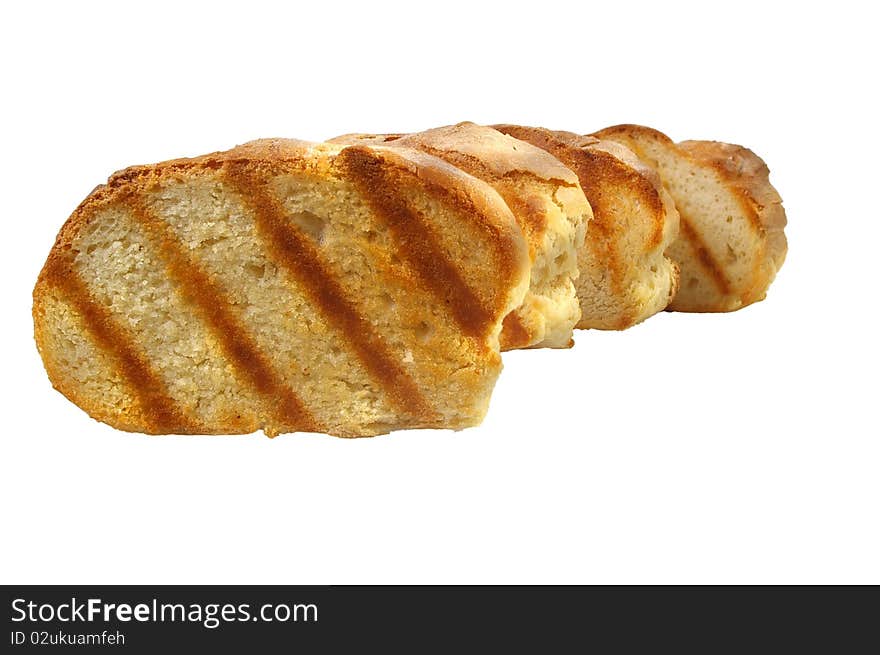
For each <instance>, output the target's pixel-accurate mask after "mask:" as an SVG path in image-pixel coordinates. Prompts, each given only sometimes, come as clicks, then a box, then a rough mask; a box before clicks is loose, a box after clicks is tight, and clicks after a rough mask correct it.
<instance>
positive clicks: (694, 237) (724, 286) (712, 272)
mask: <svg viewBox="0 0 880 655" xmlns="http://www.w3.org/2000/svg"><path fill="white" fill-rule="evenodd" d="M679 226H680V227H679V230H680V232H681V236H682V237H684V238H685V239H686V240H687V242H688V243H689V244H690V246H691V248H692V249H693V251H694V253H696V255H697V261H699V262H700V266H702V267H703V270H705V271H706V273H708V275H709V277H710V278H711V279H712V281H713V282H714V283H715V286H716V287H718V290H719V291H720V292H721V293H723V294H724V295H728V294H729V293H730V282H729V281H728V280H727V276H726V275H725V274H724V269H723V268H722V267H721V265H720V264H718V262H717V261H716V260H715V257H713V256H712V253H711V252H709V248H708V247H707V246H706V244H705V242H704V241H703V239H702V237H700V235H699V233H698V232H697V231H696V230H695V229H694V226H693V225H692V224H691V222H690V220H688V219H687V218H685V217H684V215H683V214H682V213H681V210H679Z"/></svg>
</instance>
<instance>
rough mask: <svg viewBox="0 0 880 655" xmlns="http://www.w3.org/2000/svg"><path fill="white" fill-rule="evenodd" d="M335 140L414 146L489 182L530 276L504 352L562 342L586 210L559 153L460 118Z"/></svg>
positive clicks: (574, 302)
mask: <svg viewBox="0 0 880 655" xmlns="http://www.w3.org/2000/svg"><path fill="white" fill-rule="evenodd" d="M331 142H336V143H383V144H386V145H390V146H403V147H408V148H416V149H418V150H421V151H423V152H427V153H429V154H431V155H434V156H436V157H439V158H441V159H444V160H445V161H447V162H449V163H450V164H453V165H454V166H457V167H458V168H460V169H461V170H463V171H465V172H467V173H470V174H471V175H473V176H474V177H478V178H480V179H481V180H484V181H485V182H487V183H489V184H491V185H492V186H493V187H494V188H495V190H496V191H498V193H499V194H501V197H502V198H504V200H505V201H506V202H507V205H508V206H509V207H510V209H511V210H512V211H513V215H514V216H515V217H516V219H517V221H518V222H519V224H520V227H522V229H523V232H524V234H525V236H526V241H527V242H528V244H529V254H530V257H531V260H532V274H531V281H530V283H529V291H528V293H527V294H526V297H525V299H524V300H523V303H522V305H520V306H519V307H517V308H516V310H514V311H513V312H511V313H510V314H508V316H507V317H506V318H505V319H504V328H503V329H502V331H501V348H502V350H512V349H515V348H530V347H544V348H567V347H569V346H570V345H571V344H572V343H573V342H572V330H573V328H574V326H575V324H576V323H577V322H578V320H579V318H580V314H581V310H580V305H579V304H578V299H577V292H576V290H575V286H574V280H575V279H576V278H577V276H578V265H577V250H578V249H579V248H580V247H581V246H582V244H583V242H584V229H585V227H586V224H587V222H588V221H589V220H590V218H591V217H592V211H591V210H590V205H589V203H588V202H587V199H586V198H585V197H584V193H583V191H582V190H581V188H580V185H579V184H578V179H577V176H576V175H575V174H574V173H573V172H572V171H571V170H569V169H568V168H566V167H565V166H564V165H563V164H562V163H561V162H560V161H559V160H558V159H556V158H555V157H553V156H552V155H550V154H549V153H547V152H546V151H544V150H542V149H540V148H536V147H535V146H532V145H530V144H528V143H525V142H523V141H519V140H517V139H514V138H512V137H509V136H507V135H504V134H501V133H500V132H498V131H497V130H494V129H492V128H491V127H484V126H481V125H475V124H474V123H467V122H465V123H459V124H457V125H450V126H447V127H440V128H436V129H432V130H426V131H424V132H417V133H414V134H406V135H404V134H347V135H344V136H341V137H336V138H334V139H331Z"/></svg>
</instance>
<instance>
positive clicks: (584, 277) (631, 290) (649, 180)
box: [494, 125, 678, 330]
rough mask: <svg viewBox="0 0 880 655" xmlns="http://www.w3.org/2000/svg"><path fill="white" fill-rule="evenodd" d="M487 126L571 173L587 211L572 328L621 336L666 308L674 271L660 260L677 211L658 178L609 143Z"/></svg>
mask: <svg viewBox="0 0 880 655" xmlns="http://www.w3.org/2000/svg"><path fill="white" fill-rule="evenodd" d="M494 127H495V128H496V129H497V130H499V131H501V132H504V133H505V134H509V135H510V136H513V137H515V138H517V139H521V140H523V141H527V142H529V143H531V144H533V145H535V146H537V147H539V148H543V149H544V150H547V151H548V152H550V153H551V154H553V155H554V156H555V157H557V158H558V159H559V160H561V161H562V162H563V163H564V164H565V165H566V166H568V167H569V168H571V169H572V170H573V171H574V172H575V173H576V174H577V177H578V179H579V180H580V184H581V188H582V189H583V190H584V193H586V195H587V200H588V201H589V202H590V205H591V206H592V208H593V220H592V221H590V223H589V224H588V225H587V236H586V241H585V243H584V247H583V248H581V249H580V251H579V253H578V264H579V266H580V277H578V279H577V282H576V286H577V294H578V298H579V300H580V304H581V319H580V321H579V322H578V324H577V327H579V328H598V329H604V330H622V329H624V328H628V327H630V326H632V325H634V324H636V323H639V322H640V321H643V320H644V319H646V318H648V317H649V316H653V315H654V314H656V313H657V312H659V311H662V310H663V309H665V308H666V306H667V305H668V304H669V302H670V300H671V299H672V297H673V296H674V295H675V291H676V288H677V284H678V269H677V267H676V265H675V264H674V263H673V262H672V261H671V260H670V259H669V258H668V257H666V256H664V252H665V250H666V248H667V247H668V246H669V245H670V244H671V243H672V242H673V240H674V239H675V237H676V235H677V233H678V212H676V210H675V206H674V204H673V203H672V200H671V199H670V197H669V195H668V194H667V193H666V192H665V191H664V189H663V186H662V185H661V184H660V180H659V178H658V177H657V174H656V173H655V172H654V171H653V170H651V169H650V168H648V167H647V166H645V165H643V164H642V163H641V162H640V161H639V160H638V158H637V157H636V156H635V155H634V154H632V153H631V152H629V151H628V150H627V149H626V148H623V147H621V146H619V145H617V144H615V143H611V142H608V141H600V140H598V139H594V138H592V137H584V136H580V135H577V134H574V133H572V132H561V131H554V130H547V129H544V128H539V127H525V126H521V125H495V126H494Z"/></svg>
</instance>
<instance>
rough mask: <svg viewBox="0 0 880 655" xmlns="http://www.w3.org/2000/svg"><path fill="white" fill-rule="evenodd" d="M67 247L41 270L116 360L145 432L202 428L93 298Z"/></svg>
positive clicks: (91, 333) (190, 430)
mask: <svg viewBox="0 0 880 655" xmlns="http://www.w3.org/2000/svg"><path fill="white" fill-rule="evenodd" d="M69 253H70V251H65V254H64V255H57V256H55V257H52V258H51V259H50V260H49V262H47V264H46V269H45V272H44V275H45V278H44V279H45V280H46V283H47V284H49V285H50V286H52V287H54V288H56V289H58V290H60V291H61V293H62V294H63V296H64V300H65V301H66V302H68V303H70V304H71V305H72V306H73V308H74V309H75V310H76V311H77V313H78V314H79V315H80V317H81V318H82V321H83V323H84V324H85V326H86V330H88V332H89V334H90V335H91V337H92V340H93V342H94V343H95V345H96V346H97V347H98V348H100V349H101V350H102V351H104V353H106V354H107V355H109V356H110V359H111V360H112V361H113V362H115V364H116V371H117V372H118V373H119V375H120V376H122V377H123V378H124V379H125V380H126V382H128V384H129V386H130V387H131V388H132V390H133V391H134V394H135V396H136V397H137V399H138V402H139V403H140V406H141V410H142V411H143V413H144V416H145V418H146V419H147V422H148V423H149V425H148V426H147V430H146V431H148V432H152V433H153V434H161V433H166V434H167V433H173V432H181V433H185V434H186V433H189V434H192V433H197V432H200V431H201V428H200V426H199V425H197V424H196V423H195V422H194V421H193V420H192V419H191V418H190V417H188V416H186V414H184V413H183V412H182V411H181V410H180V408H178V407H177V405H176V403H175V402H174V400H173V399H172V397H171V394H170V393H169V392H168V388H167V387H166V386H165V383H164V382H163V381H162V379H161V378H160V377H159V376H158V375H157V374H156V373H155V372H154V371H153V369H152V367H151V366H150V365H149V363H148V361H147V359H146V357H145V356H144V355H143V354H142V353H141V351H140V348H138V346H137V342H136V340H135V339H134V338H133V336H132V335H130V334H129V333H128V330H126V329H125V328H124V327H123V326H122V325H120V324H119V323H118V322H117V321H116V320H114V319H113V317H112V315H111V314H110V311H109V310H108V309H107V308H106V307H103V306H102V305H101V304H100V303H98V302H96V301H95V300H94V298H93V297H92V295H91V293H90V292H89V290H88V287H87V286H86V283H85V281H84V280H83V279H82V277H81V276H80V275H79V274H78V273H77V272H76V271H75V270H73V261H72V257H71V255H70V254H69Z"/></svg>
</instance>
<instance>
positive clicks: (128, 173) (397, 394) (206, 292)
mask: <svg viewBox="0 0 880 655" xmlns="http://www.w3.org/2000/svg"><path fill="white" fill-rule="evenodd" d="M307 169H311V170H312V171H313V172H315V171H321V172H323V173H325V174H326V173H328V172H330V173H333V174H335V175H342V176H348V177H350V178H351V179H352V180H353V181H354V182H356V183H361V182H364V181H365V179H367V181H368V183H367V184H365V185H364V184H362V185H361V186H362V188H363V189H364V190H365V195H368V196H369V198H368V200H371V201H374V202H375V203H376V204H377V205H383V203H385V205H387V203H388V202H394V199H391V198H390V194H388V193H386V192H385V191H383V190H381V189H377V187H376V186H371V185H370V183H369V182H377V181H378V182H382V183H383V184H387V185H388V186H389V187H394V188H396V186H397V185H398V184H399V183H401V181H404V182H406V183H409V184H418V185H420V187H421V188H423V189H425V190H426V191H427V192H429V193H433V194H435V195H437V196H442V199H443V202H444V203H445V206H451V207H454V208H456V209H457V210H458V211H460V213H461V214H462V215H463V216H467V217H472V220H473V221H474V224H475V229H478V230H480V231H481V232H482V233H483V235H484V236H485V238H486V239H485V241H486V243H485V246H486V247H488V248H491V249H494V251H495V252H494V254H495V261H497V262H498V266H497V273H498V277H497V279H495V280H493V281H492V284H488V283H487V284H486V287H487V288H489V287H491V288H492V289H493V292H492V293H491V294H490V296H489V299H490V300H491V304H490V305H486V304H485V302H482V301H480V299H477V298H476V297H475V296H474V295H473V294H472V293H471V292H470V290H469V289H467V287H466V285H464V283H461V284H456V281H455V277H456V275H457V271H456V270H455V269H454V267H453V265H452V264H450V263H448V262H447V264H448V265H447V266H446V267H444V266H443V260H444V256H443V255H442V252H441V251H440V249H439V248H437V249H432V250H430V251H428V252H425V253H422V255H423V256H424V257H423V259H424V260H425V261H427V259H428V258H429V257H430V259H431V267H432V268H431V269H430V270H429V271H425V277H426V278H427V277H431V279H433V280H435V281H437V284H436V291H437V295H438V298H442V300H443V301H444V302H446V303H447V304H448V305H450V306H451V311H452V313H453V314H454V315H455V317H456V319H457V320H458V321H459V323H460V324H461V326H462V328H463V329H464V330H465V332H466V334H468V335H470V337H471V338H472V339H473V340H474V343H475V344H477V345H479V347H480V348H482V353H483V354H481V355H479V357H480V362H479V363H478V366H477V367H476V368H475V370H476V371H478V370H487V371H488V370H492V369H495V370H496V371H497V367H498V365H499V362H498V356H497V350H496V351H495V352H492V348H491V346H490V345H489V344H490V343H491V339H492V338H494V337H493V335H492V332H493V330H495V334H497V330H498V329H500V325H499V323H500V320H501V318H502V317H503V316H504V314H506V313H507V311H508V310H509V309H510V306H511V302H512V301H513V296H511V294H512V293H514V292H513V291H512V290H513V289H515V288H517V287H519V288H521V289H524V284H525V279H526V278H525V274H526V272H527V262H528V259H527V252H526V247H525V243H524V240H523V238H522V235H521V234H520V233H519V230H518V228H517V227H516V224H515V222H514V220H513V217H512V216H511V215H510V214H509V212H508V211H507V209H506V207H505V206H504V204H503V202H502V201H501V200H500V198H498V197H497V195H495V196H491V195H489V194H488V193H487V190H488V192H491V189H488V187H485V188H484V187H481V186H480V185H478V184H477V183H476V181H475V180H473V181H472V180H469V179H467V176H464V175H463V174H461V173H459V172H458V171H457V170H456V169H454V168H452V167H450V166H448V165H446V164H444V163H443V162H440V161H438V160H435V159H434V158H430V157H427V156H426V155H422V154H421V153H400V152H392V151H390V150H388V149H372V148H349V149H345V150H341V149H340V148H338V147H330V146H322V145H316V144H308V143H306V142H298V141H288V140H264V141H259V142H254V143H250V144H245V145H244V146H239V147H237V148H235V149H233V150H230V151H227V152H221V153H212V154H209V155H204V156H201V157H196V158H189V159H178V160H172V161H169V162H164V163H160V164H156V165H153V166H137V167H132V168H128V169H125V170H124V171H120V172H118V173H116V174H114V175H113V176H111V178H110V179H109V180H108V182H107V184H106V185H102V186H100V187H98V188H96V189H95V190H94V191H93V192H92V194H90V196H89V197H88V198H86V200H84V201H83V203H81V204H80V206H79V207H78V208H77V209H76V210H75V211H74V213H73V214H72V216H71V217H70V218H69V219H68V221H67V222H66V223H65V225H64V226H63V227H62V229H61V231H60V232H59V235H58V237H57V239H56V242H55V245H54V246H53V248H52V250H51V252H50V254H49V257H48V259H47V263H46V265H45V266H44V268H43V270H42V271H41V273H40V276H39V278H38V282H37V285H36V287H35V289H34V320H35V338H36V341H37V345H38V348H39V349H40V351H41V353H42V354H43V358H44V361H45V362H46V365H47V371H48V372H49V374H50V378H51V379H52V380H53V384H55V385H56V387H58V388H59V389H60V390H61V391H62V392H63V393H65V395H67V396H68V397H70V398H71V399H72V400H74V401H75V402H77V404H79V405H80V406H81V407H83V408H84V409H86V410H87V411H89V412H90V413H92V414H93V415H94V416H95V417H96V418H98V419H100V420H104V421H106V422H109V423H111V424H112V425H114V426H116V427H120V428H122V429H128V430H136V431H142V432H150V433H169V432H183V433H195V432H201V433H204V432H210V431H215V430H216V428H215V429H214V430H210V429H206V428H205V426H204V425H200V424H198V423H196V422H194V421H193V420H192V419H191V417H189V416H187V415H186V414H185V412H182V411H181V410H180V409H179V407H177V406H176V405H175V403H174V401H173V400H172V397H171V395H170V394H169V393H168V390H167V389H166V388H165V387H164V385H163V384H162V383H161V380H160V378H159V376H158V375H157V374H156V373H155V372H154V371H152V369H151V367H150V364H149V361H148V357H147V356H145V355H144V354H143V353H142V352H141V351H140V350H139V347H138V344H137V340H136V338H135V337H134V336H133V335H131V334H128V333H127V331H126V330H125V329H123V328H122V327H121V326H120V325H118V324H117V323H116V322H114V321H113V320H112V318H111V317H110V316H109V314H108V313H107V312H106V310H103V309H102V308H101V307H100V305H99V304H98V303H96V302H94V301H93V300H91V299H90V298H89V297H88V293H87V292H86V291H83V289H84V288H85V287H84V285H78V284H77V280H78V277H77V276H76V275H75V274H73V271H72V268H71V265H70V253H71V249H72V247H73V244H74V241H75V239H76V237H77V235H78V234H79V233H80V232H81V231H82V229H83V228H84V226H85V225H87V224H88V223H89V221H91V220H93V219H94V218H95V217H96V215H97V214H98V212H100V211H101V210H103V209H106V208H110V207H114V208H115V207H125V208H127V211H129V212H130V213H131V215H132V216H134V217H135V218H136V219H137V221H138V222H139V224H140V225H141V226H142V227H144V228H145V229H146V230H147V231H148V232H149V233H150V234H151V235H152V237H151V238H153V239H155V240H156V242H157V243H159V244H160V246H161V247H160V249H159V251H160V252H161V253H162V258H163V261H164V262H165V264H166V266H167V268H168V271H167V272H168V274H169V275H170V276H171V277H172V279H173V280H175V282H176V284H177V287H178V289H180V290H181V295H182V297H184V299H186V300H187V301H188V302H189V303H190V304H191V306H193V307H194V308H195V310H196V311H197V313H198V314H199V315H200V316H201V317H202V319H203V320H204V321H205V324H206V325H207V326H208V327H210V328H211V329H212V330H213V331H214V334H215V336H216V338H217V340H218V343H219V344H220V346H221V348H222V349H223V352H224V353H225V355H226V357H227V358H228V361H229V363H230V365H231V366H233V367H234V369H235V371H236V375H240V376H241V378H242V379H243V380H245V381H247V383H248V385H249V386H250V387H252V388H253V389H255V390H256V391H257V392H259V393H260V394H262V396H263V397H264V399H265V401H266V411H268V412H269V414H270V415H274V418H272V419H271V420H270V425H271V426H274V427H270V428H269V429H267V434H273V433H277V432H278V431H306V430H308V431H312V430H322V429H324V428H325V426H323V425H320V424H318V423H316V421H315V420H314V417H313V416H312V415H311V413H310V411H309V408H308V407H307V406H306V405H305V403H304V402H302V400H301V399H300V398H299V397H298V396H297V394H296V393H295V391H294V390H293V389H291V388H289V387H288V386H286V384H285V383H284V382H282V381H281V380H280V379H279V378H278V377H277V375H275V373H274V372H273V371H272V368H271V366H270V365H269V364H268V362H267V361H266V359H265V356H264V354H263V353H261V352H260V351H259V349H258V348H257V346H256V345H255V343H254V342H253V341H252V340H251V339H250V338H249V336H248V333H247V331H246V330H245V329H244V328H243V327H242V326H241V325H239V324H238V323H237V321H236V318H235V317H234V316H233V314H232V313H230V312H229V311H228V309H227V308H228V307H229V306H230V303H229V302H228V299H227V298H225V296H224V294H223V292H222V290H221V289H220V288H219V287H218V286H217V285H215V284H214V283H213V281H212V279H211V278H210V276H208V275H207V274H206V273H205V272H203V271H201V270H199V269H198V267H197V266H196V265H195V263H194V262H192V261H190V260H189V257H188V256H187V254H186V253H185V252H184V251H183V250H182V249H181V246H180V244H179V243H177V242H176V241H175V240H174V237H172V236H171V235H170V233H168V232H167V230H164V228H163V226H161V225H159V223H160V221H159V220H158V219H156V218H154V217H153V216H151V214H150V211H149V209H147V208H146V206H145V204H144V203H143V202H141V198H142V197H143V194H145V193H147V192H148V191H149V190H150V189H154V188H156V187H157V185H159V184H160V183H161V181H163V180H166V179H170V178H181V179H186V178H187V177H188V176H198V175H200V174H201V173H203V172H210V174H211V175H214V176H217V175H219V176H220V178H221V179H224V180H225V181H226V183H227V184H228V185H230V186H231V187H233V188H235V189H236V190H237V191H238V193H239V195H240V196H241V198H242V200H243V201H246V202H247V203H249V206H250V208H251V210H252V213H253V214H254V215H255V219H256V221H257V226H258V228H259V230H260V231H261V232H262V234H263V236H264V241H265V243H266V245H267V247H268V248H269V249H270V250H271V251H272V252H273V253H274V257H275V260H276V261H278V262H279V263H280V264H282V265H285V266H287V267H288V268H290V269H292V271H293V273H294V274H295V276H296V277H297V279H298V281H299V282H300V283H301V284H302V286H303V288H304V289H305V290H306V292H307V293H308V294H309V295H310V296H311V298H312V299H313V302H314V305H315V306H316V307H317V308H318V309H319V310H320V311H321V312H322V313H323V315H324V316H325V318H326V319H327V320H329V322H330V323H331V324H332V325H334V326H336V328H337V329H338V330H339V332H340V333H342V334H345V335H346V338H347V339H348V340H349V342H350V344H351V346H352V348H353V350H354V351H355V353H356V354H357V356H358V357H359V358H360V359H361V361H362V363H363V365H364V367H365V370H366V371H368V372H369V373H370V375H371V376H372V377H373V379H374V380H375V381H376V382H377V383H378V384H379V385H380V387H381V388H383V389H384V390H385V392H386V394H387V398H388V399H389V401H391V403H392V405H394V406H396V407H397V408H399V410H400V412H401V417H402V418H401V421H402V422H403V426H402V427H418V426H433V427H447V424H446V419H445V418H444V417H443V416H441V415H440V414H438V412H437V411H436V410H435V409H434V408H433V407H432V405H431V403H430V402H429V401H428V400H427V397H426V396H425V392H426V391H427V390H422V389H419V388H418V387H417V385H416V384H415V382H414V381H413V380H412V378H410V377H409V375H408V374H407V373H406V372H405V371H404V370H403V368H402V367H401V364H400V361H399V355H397V356H394V355H392V354H391V353H390V351H388V349H387V347H386V346H385V344H384V342H383V340H382V337H381V336H379V335H377V334H376V333H375V331H374V330H372V328H371V326H370V323H369V321H368V320H367V319H366V318H364V317H363V316H362V315H360V314H359V313H358V311H357V310H356V309H355V308H354V307H353V305H351V304H350V303H349V302H348V301H347V300H346V299H345V296H344V293H343V292H342V290H341V287H340V286H339V285H338V283H336V282H335V281H334V280H335V278H334V275H333V274H332V272H331V271H330V270H329V269H328V268H327V267H326V266H325V265H323V264H322V263H321V261H320V256H319V255H317V254H316V252H314V249H313V248H311V247H310V246H309V244H308V243H306V242H305V241H304V240H303V239H301V238H299V237H297V235H296V234H295V232H294V231H293V230H291V229H289V228H288V229H285V227H284V225H285V221H284V220H282V218H283V215H282V211H283V210H281V209H280V205H279V203H278V200H277V199H275V198H273V197H272V195H271V193H270V192H269V190H268V188H267V184H266V180H267V179H268V178H269V177H271V176H273V175H276V174H279V173H282V172H284V173H286V172H291V171H303V170H307ZM376 175H379V176H380V177H382V178H383V179H382V180H377V179H376V177H375V176H376ZM377 196H382V200H379V201H376V198H377ZM398 205H399V206H398V207H397V208H398V209H399V210H400V211H402V212H406V213H407V214H406V216H405V219H406V220H405V223H406V225H404V226H401V225H397V226H396V227H395V226H390V225H389V228H390V229H391V231H392V232H393V233H394V234H395V235H396V237H397V239H399V240H402V241H404V242H405V243H401V244H400V245H401V248H400V251H401V252H404V251H408V252H410V253H412V252H413V250H418V249H419V248H420V247H422V246H423V245H424V244H426V243H428V244H429V243H430V239H429V238H427V227H425V226H424V225H422V226H421V228H422V229H418V228H419V226H418V221H419V220H420V217H418V216H417V215H416V214H417V212H415V211H414V210H411V209H410V208H407V207H406V206H405V203H398ZM384 209H385V210H387V206H384ZM386 218H387V216H386ZM398 218H399V217H398ZM429 247H430V246H429ZM440 269H443V270H440ZM429 274H430V275H429ZM459 282H460V280H459ZM422 284H424V280H423V281H422ZM441 284H442V285H443V288H442V289H440V285H441ZM49 293H60V294H61V295H62V296H63V299H64V301H65V302H66V303H67V304H69V305H71V306H72V307H73V309H74V310H75V311H76V312H77V313H78V314H79V315H80V316H81V317H82V318H83V319H84V320H85V322H86V325H87V326H88V328H87V329H88V331H89V333H90V338H91V340H92V341H93V342H94V343H95V345H96V346H97V347H98V348H100V349H101V350H103V351H105V352H107V353H108V354H109V355H110V356H111V358H112V360H113V361H114V362H115V363H116V368H117V369H118V372H119V373H120V374H121V375H122V376H123V378H124V379H125V381H126V383H127V385H129V386H130V387H131V389H132V390H133V391H134V392H135V394H136V395H137V398H138V400H139V403H138V405H139V406H138V407H128V408H125V409H124V410H123V411H122V413H119V412H117V413H116V414H115V415H113V416H108V415H105V414H101V411H102V410H97V409H95V407H94V404H93V403H90V402H88V399H84V398H82V396H81V395H78V394H77V393H76V392H75V391H71V389H70V387H71V381H70V380H66V379H64V376H63V375H62V374H61V373H60V372H59V371H58V370H56V369H55V368H54V367H53V366H52V357H51V356H49V355H50V354H49V353H47V352H46V347H47V345H46V339H45V336H44V335H45V330H44V327H45V326H44V323H45V321H46V320H47V317H46V316H45V313H44V311H43V307H44V304H45V303H44V302H43V299H44V298H45V297H46V295H47V294H49ZM483 367H487V368H485V369H484V368H483ZM468 375H470V374H468ZM255 427H256V426H250V425H249V426H244V425H241V422H240V421H239V423H236V422H235V420H234V417H230V423H229V426H228V429H222V431H224V432H226V431H228V432H235V431H252V430H253V429H254V428H255ZM248 428H249V429H248ZM264 429H266V428H265V426H264ZM334 433H336V434H339V435H340V436H359V435H360V434H362V433H360V432H359V431H358V429H357V428H350V429H344V428H336V429H335V431H334ZM373 433H375V432H373Z"/></svg>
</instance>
